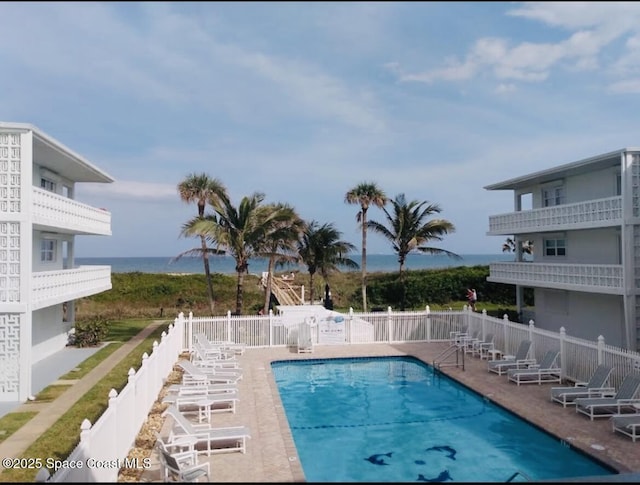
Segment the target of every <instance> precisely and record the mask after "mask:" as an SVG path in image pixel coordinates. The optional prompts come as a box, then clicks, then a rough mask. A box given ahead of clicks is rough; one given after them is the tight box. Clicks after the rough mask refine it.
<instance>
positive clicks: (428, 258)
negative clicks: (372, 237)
mask: <svg viewBox="0 0 640 485" xmlns="http://www.w3.org/2000/svg"><path fill="white" fill-rule="evenodd" d="M460 256H462V260H456V259H452V258H449V257H447V256H444V255H427V254H425V255H423V254H410V255H409V256H408V257H407V260H406V263H405V267H406V269H409V270H412V269H433V268H451V267H455V266H477V265H488V264H489V263H493V262H497V261H513V260H514V255H513V254H510V253H502V254H461V255H460ZM172 259H173V257H171V256H167V257H151V258H144V257H136V258H125V257H121V258H75V265H76V266H79V265H108V266H111V272H112V273H132V272H136V271H137V272H140V273H195V274H204V267H203V264H202V258H180V259H179V260H177V261H172ZM351 259H353V260H354V261H355V262H357V263H358V264H360V262H361V255H360V254H356V255H353V256H351ZM209 266H210V268H211V272H212V273H223V274H235V272H236V270H235V260H234V259H233V258H231V257H230V256H212V257H210V258H209ZM266 270H267V260H265V259H252V260H251V261H250V262H249V273H251V274H256V275H260V274H262V272H263V271H266ZM398 270H399V264H398V259H397V256H396V255H395V254H369V255H367V273H376V272H385V273H387V272H394V271H398ZM282 271H300V272H302V273H306V272H307V268H306V266H297V265H287V266H285V267H282V268H280V267H279V268H276V272H282ZM342 271H343V272H344V271H357V272H359V271H360V270H359V269H358V270H347V269H342Z"/></svg>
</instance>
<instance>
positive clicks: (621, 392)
mask: <svg viewBox="0 0 640 485" xmlns="http://www.w3.org/2000/svg"><path fill="white" fill-rule="evenodd" d="M638 390H640V373H638V372H630V373H629V374H627V375H626V376H625V378H624V379H623V380H622V384H620V388H619V389H618V392H616V394H615V396H613V397H594V398H588V397H579V398H577V399H576V400H575V401H576V412H578V413H582V414H585V415H587V416H589V419H591V421H593V420H594V418H602V417H607V416H613V415H614V414H628V413H638V412H639V411H640V399H639V398H636V394H638Z"/></svg>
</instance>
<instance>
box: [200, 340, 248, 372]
mask: <svg viewBox="0 0 640 485" xmlns="http://www.w3.org/2000/svg"><path fill="white" fill-rule="evenodd" d="M191 362H193V363H194V364H195V365H197V366H198V367H215V368H218V369H239V368H240V363H239V362H238V361H237V360H236V356H235V354H227V353H223V352H221V351H220V350H219V349H217V350H216V349H205V348H204V347H203V346H202V345H201V344H200V343H199V342H195V343H194V344H193V346H192V350H191Z"/></svg>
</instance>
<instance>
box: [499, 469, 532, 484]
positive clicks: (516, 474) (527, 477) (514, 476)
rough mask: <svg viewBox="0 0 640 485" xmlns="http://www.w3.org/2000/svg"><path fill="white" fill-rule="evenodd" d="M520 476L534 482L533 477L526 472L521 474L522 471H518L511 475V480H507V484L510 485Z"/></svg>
mask: <svg viewBox="0 0 640 485" xmlns="http://www.w3.org/2000/svg"><path fill="white" fill-rule="evenodd" d="M518 475H520V476H522V477H523V478H524V479H525V480H526V481H527V482H530V481H532V480H531V477H530V476H529V475H527V474H526V473H525V472H521V471H520V470H518V471H517V472H515V473H514V474H513V475H511V476H510V477H509V478H507V480H506V481H505V483H509V482H512V481H513V479H514V478H516V477H517V476H518Z"/></svg>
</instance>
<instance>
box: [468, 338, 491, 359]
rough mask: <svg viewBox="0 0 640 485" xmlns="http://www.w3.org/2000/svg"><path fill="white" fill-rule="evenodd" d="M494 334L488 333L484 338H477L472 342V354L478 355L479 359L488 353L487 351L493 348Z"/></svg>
mask: <svg viewBox="0 0 640 485" xmlns="http://www.w3.org/2000/svg"><path fill="white" fill-rule="evenodd" d="M493 340H494V335H493V334H492V333H488V334H487V335H486V336H485V338H484V340H478V341H477V342H475V343H474V344H473V352H472V353H473V355H474V356H476V355H477V356H478V357H480V358H481V359H484V358H486V357H487V356H488V355H489V351H490V350H493Z"/></svg>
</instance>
